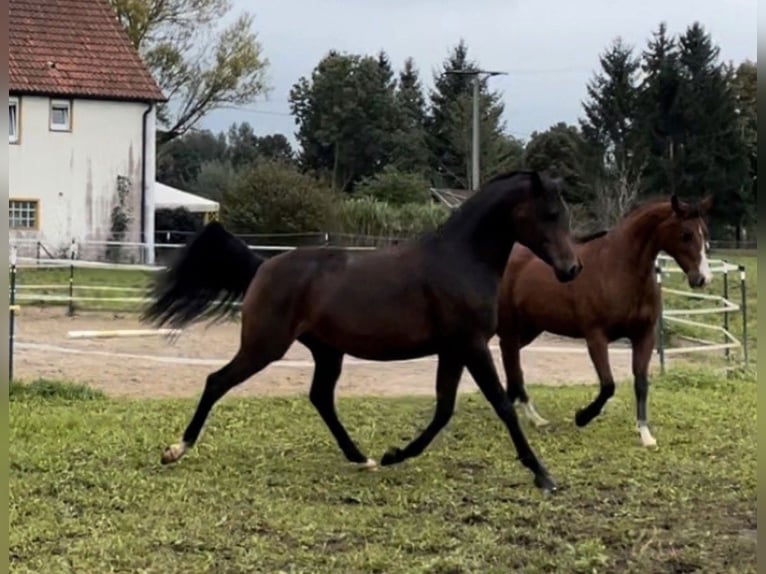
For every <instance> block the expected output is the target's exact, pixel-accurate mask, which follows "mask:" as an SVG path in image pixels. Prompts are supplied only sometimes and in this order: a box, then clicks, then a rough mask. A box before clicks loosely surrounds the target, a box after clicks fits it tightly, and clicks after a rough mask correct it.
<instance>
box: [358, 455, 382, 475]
mask: <svg viewBox="0 0 766 574" xmlns="http://www.w3.org/2000/svg"><path fill="white" fill-rule="evenodd" d="M357 466H358V468H359V470H366V471H369V472H377V471H378V470H379V467H378V463H377V462H375V460H373V459H371V458H368V459H367V460H366V461H364V462H360V463H358V465H357Z"/></svg>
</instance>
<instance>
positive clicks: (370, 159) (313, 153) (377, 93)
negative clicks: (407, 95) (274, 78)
mask: <svg viewBox="0 0 766 574" xmlns="http://www.w3.org/2000/svg"><path fill="white" fill-rule="evenodd" d="M290 106H291V110H292V113H293V115H294V116H295V121H296V124H298V133H297V138H298V141H299V142H300V144H301V148H302V153H301V157H300V161H301V165H302V167H303V168H304V169H306V170H313V171H315V172H318V173H325V174H329V180H330V182H331V185H332V188H333V189H334V190H344V191H349V190H350V189H351V188H352V185H353V183H354V182H355V181H358V180H359V178H361V177H364V176H368V175H372V174H374V173H376V172H377V171H379V170H380V169H381V168H382V167H383V166H384V165H386V163H387V162H388V160H389V158H390V154H391V149H392V139H391V133H392V132H393V127H394V125H393V122H394V117H395V115H394V108H395V103H394V91H393V86H392V83H391V78H390V74H389V67H388V66H387V65H386V64H385V63H381V61H380V59H377V58H373V57H370V56H358V55H350V54H341V53H338V52H335V51H331V52H330V53H329V54H328V55H327V56H325V57H324V58H323V59H322V60H321V61H320V62H319V64H317V66H316V67H315V68H314V71H313V72H312V74H311V78H310V79H309V78H305V77H301V78H300V79H299V80H298V82H297V83H296V84H295V85H294V86H293V88H292V89H291V91H290Z"/></svg>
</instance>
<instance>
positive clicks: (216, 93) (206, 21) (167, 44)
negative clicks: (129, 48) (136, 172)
mask: <svg viewBox="0 0 766 574" xmlns="http://www.w3.org/2000/svg"><path fill="white" fill-rule="evenodd" d="M110 3H111V5H112V7H113V8H114V9H115V11H116V13H117V17H118V19H119V21H120V23H121V24H122V26H123V27H124V28H125V30H126V31H127V34H128V36H129V37H130V40H131V41H132V42H133V45H134V46H135V47H136V48H137V49H138V51H139V53H140V54H141V55H142V57H143V59H144V62H145V63H146V64H147V66H148V67H149V69H150V70H151V72H152V75H153V76H154V78H155V80H156V81H157V83H158V84H159V86H160V88H162V90H163V92H164V93H165V95H166V96H167V97H168V98H169V102H168V104H165V105H162V106H160V107H159V110H158V119H159V123H160V125H161V126H162V128H163V129H162V130H160V131H159V133H158V139H157V142H158V144H160V145H162V144H164V143H167V142H168V141H170V140H172V139H174V138H176V137H178V136H180V135H183V134H185V133H186V132H188V131H189V130H190V129H191V128H192V127H193V126H194V125H196V124H197V122H199V120H200V119H202V118H203V117H204V116H205V115H207V114H208V113H210V112H211V111H213V110H214V109H217V108H220V107H222V106H227V105H244V104H247V103H250V102H252V101H253V100H254V99H255V98H256V97H257V96H259V95H262V94H264V93H265V92H266V91H267V86H266V78H265V71H266V68H267V66H268V60H267V59H266V58H265V57H264V56H263V54H262V49H261V45H260V43H259V42H258V41H257V38H256V35H255V33H254V32H253V17H252V16H251V15H250V14H248V13H243V14H241V15H240V16H239V17H237V18H236V19H235V20H234V21H233V22H232V23H231V24H229V25H228V26H226V27H223V28H222V29H218V28H217V27H216V24H217V23H218V22H219V21H220V20H221V19H223V18H224V17H225V16H227V14H228V13H229V12H230V10H231V7H232V3H231V0H110Z"/></svg>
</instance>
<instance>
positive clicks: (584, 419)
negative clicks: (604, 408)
mask: <svg viewBox="0 0 766 574" xmlns="http://www.w3.org/2000/svg"><path fill="white" fill-rule="evenodd" d="M590 419H591V417H589V416H588V414H587V413H586V412H585V410H584V409H580V410H579V411H577V412H576V413H575V424H576V425H577V426H578V427H580V428H582V427H584V426H585V425H587V424H588V423H589V422H590Z"/></svg>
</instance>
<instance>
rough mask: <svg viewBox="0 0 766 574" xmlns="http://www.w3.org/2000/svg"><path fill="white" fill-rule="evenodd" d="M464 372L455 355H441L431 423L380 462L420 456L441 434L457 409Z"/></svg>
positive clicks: (399, 460)
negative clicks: (410, 440) (458, 391)
mask: <svg viewBox="0 0 766 574" xmlns="http://www.w3.org/2000/svg"><path fill="white" fill-rule="evenodd" d="M462 374H463V363H462V362H461V361H460V360H459V359H457V358H456V357H454V356H449V355H446V354H445V355H440V356H439V366H438V367H437V370H436V410H435V411H434V415H433V419H432V420H431V423H430V424H429V425H428V426H427V427H426V428H425V430H424V431H423V432H422V433H421V434H420V436H418V437H417V438H415V439H414V440H413V441H412V442H410V443H409V444H408V445H407V446H405V447H404V448H398V447H391V448H390V449H388V451H387V452H386V453H385V454H384V455H383V458H382V459H381V460H380V464H382V465H383V466H387V465H389V464H396V463H399V462H402V461H404V460H406V459H408V458H412V457H414V456H418V455H419V454H420V453H422V452H423V451H424V450H425V449H426V447H428V445H429V444H431V441H433V439H434V438H435V437H436V435H437V434H439V431H441V430H442V429H443V428H444V427H445V426H446V425H447V423H448V422H449V420H450V419H451V418H452V413H453V412H454V410H455V398H456V396H457V388H458V384H459V383H460V376H461V375H462Z"/></svg>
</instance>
